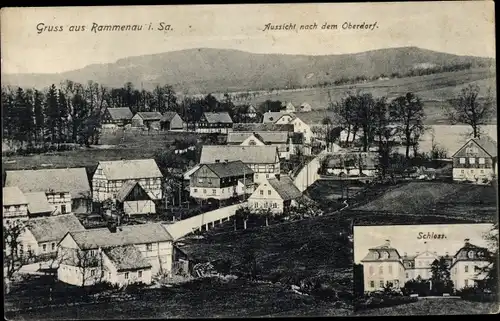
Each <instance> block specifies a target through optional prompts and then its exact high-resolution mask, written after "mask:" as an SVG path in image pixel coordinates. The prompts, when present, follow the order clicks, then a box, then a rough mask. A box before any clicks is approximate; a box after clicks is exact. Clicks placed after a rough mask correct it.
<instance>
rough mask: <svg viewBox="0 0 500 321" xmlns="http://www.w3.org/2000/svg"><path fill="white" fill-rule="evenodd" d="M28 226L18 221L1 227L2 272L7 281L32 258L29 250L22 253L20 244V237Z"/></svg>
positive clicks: (22, 249)
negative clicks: (2, 246)
mask: <svg viewBox="0 0 500 321" xmlns="http://www.w3.org/2000/svg"><path fill="white" fill-rule="evenodd" d="M29 226H30V224H29V223H27V222H21V221H19V220H18V221H16V222H13V223H12V224H10V225H5V224H4V226H3V240H4V270H5V271H6V276H7V278H9V279H10V278H12V276H13V275H14V273H16V272H17V271H18V270H19V269H20V268H21V267H22V266H23V265H25V264H26V263H28V262H29V261H30V260H31V259H32V258H33V256H34V254H33V253H32V252H31V250H30V249H28V251H26V252H25V251H24V248H23V244H22V242H21V236H22V235H23V234H24V233H25V232H26V230H27V229H28V228H29Z"/></svg>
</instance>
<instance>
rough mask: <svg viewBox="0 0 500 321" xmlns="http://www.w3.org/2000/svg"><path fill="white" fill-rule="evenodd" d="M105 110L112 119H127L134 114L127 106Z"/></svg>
mask: <svg viewBox="0 0 500 321" xmlns="http://www.w3.org/2000/svg"><path fill="white" fill-rule="evenodd" d="M107 110H108V112H109V115H110V116H111V118H112V119H114V120H129V119H131V118H132V117H133V116H134V115H133V114H132V111H131V110H130V108H128V107H115V108H108V109H107Z"/></svg>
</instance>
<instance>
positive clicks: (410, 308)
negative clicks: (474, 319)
mask: <svg viewBox="0 0 500 321" xmlns="http://www.w3.org/2000/svg"><path fill="white" fill-rule="evenodd" d="M495 312H498V303H496V304H495V303H482V302H470V301H464V300H460V299H458V300H454V299H425V300H419V301H418V302H415V303H409V304H403V305H398V306H394V307H388V308H380V309H370V310H364V311H358V312H355V313H354V315H359V316H369V315H371V316H390V315H449V314H490V313H495Z"/></svg>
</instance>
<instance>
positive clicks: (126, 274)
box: [125, 272, 128, 280]
mask: <svg viewBox="0 0 500 321" xmlns="http://www.w3.org/2000/svg"><path fill="white" fill-rule="evenodd" d="M125 280H128V272H125Z"/></svg>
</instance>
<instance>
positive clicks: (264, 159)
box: [200, 145, 278, 164]
mask: <svg viewBox="0 0 500 321" xmlns="http://www.w3.org/2000/svg"><path fill="white" fill-rule="evenodd" d="M277 157H278V150H277V148H276V146H240V145H205V146H203V147H202V150H201V157H200V163H202V164H210V163H215V162H216V161H217V160H218V161H220V162H224V161H225V160H227V161H228V162H231V161H237V160H241V161H242V162H243V163H245V164H274V163H276V158H277Z"/></svg>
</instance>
